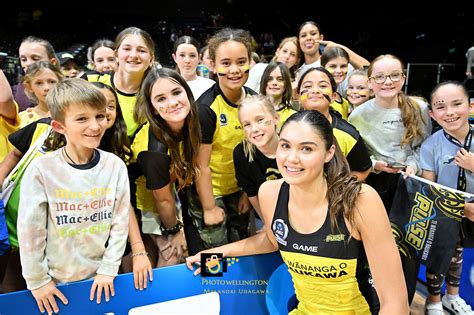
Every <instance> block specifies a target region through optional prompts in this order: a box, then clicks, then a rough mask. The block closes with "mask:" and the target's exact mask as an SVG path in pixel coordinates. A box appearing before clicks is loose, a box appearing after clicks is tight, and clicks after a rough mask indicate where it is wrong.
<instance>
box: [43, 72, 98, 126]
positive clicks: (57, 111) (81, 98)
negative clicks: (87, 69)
mask: <svg viewBox="0 0 474 315" xmlns="http://www.w3.org/2000/svg"><path fill="white" fill-rule="evenodd" d="M46 104H47V105H48V109H49V112H50V113H51V118H53V119H54V120H57V121H59V122H64V117H65V114H66V111H67V110H68V109H69V107H70V106H71V105H87V106H90V107H92V108H95V109H105V107H106V104H107V100H106V99H105V96H104V94H102V92H101V91H100V90H99V89H98V88H96V87H95V86H94V85H93V84H91V83H90V82H87V81H86V80H83V79H79V78H71V79H64V80H63V81H62V82H58V83H57V84H56V85H55V87H54V88H53V89H52V90H51V91H49V93H48V95H47V96H46Z"/></svg>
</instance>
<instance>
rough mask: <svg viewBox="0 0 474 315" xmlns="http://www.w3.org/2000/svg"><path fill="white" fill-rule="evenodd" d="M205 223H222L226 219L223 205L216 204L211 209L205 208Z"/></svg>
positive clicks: (210, 224) (209, 224) (208, 224)
mask: <svg viewBox="0 0 474 315" xmlns="http://www.w3.org/2000/svg"><path fill="white" fill-rule="evenodd" d="M203 212H204V225H207V226H212V225H218V224H222V223H223V222H224V220H225V212H224V209H222V208H221V207H218V206H215V207H214V208H212V209H210V210H204V211H203Z"/></svg>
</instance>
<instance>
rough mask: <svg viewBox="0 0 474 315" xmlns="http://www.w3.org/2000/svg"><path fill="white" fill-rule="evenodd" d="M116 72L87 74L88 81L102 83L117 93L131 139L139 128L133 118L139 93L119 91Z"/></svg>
mask: <svg viewBox="0 0 474 315" xmlns="http://www.w3.org/2000/svg"><path fill="white" fill-rule="evenodd" d="M114 75H115V73H114V72H107V73H98V72H97V73H94V72H91V73H87V81H89V82H101V83H104V84H107V85H108V86H111V87H112V88H113V89H114V90H115V92H116V93H117V98H118V102H119V105H120V109H121V110H122V115H123V120H124V121H125V125H126V126H127V135H128V136H129V137H131V136H132V135H133V134H134V133H135V131H136V130H137V128H138V123H137V122H136V121H135V119H134V118H133V111H134V110H135V104H136V103H137V93H125V92H122V91H120V90H118V89H117V88H116V87H115V85H114Z"/></svg>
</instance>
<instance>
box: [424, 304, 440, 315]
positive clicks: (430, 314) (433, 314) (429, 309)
mask: <svg viewBox="0 0 474 315" xmlns="http://www.w3.org/2000/svg"><path fill="white" fill-rule="evenodd" d="M425 315H443V304H441V302H437V303H428V301H426V302H425Z"/></svg>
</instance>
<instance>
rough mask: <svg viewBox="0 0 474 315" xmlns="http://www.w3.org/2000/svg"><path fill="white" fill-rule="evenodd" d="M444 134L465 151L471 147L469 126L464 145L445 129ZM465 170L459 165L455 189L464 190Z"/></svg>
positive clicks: (470, 129)
mask: <svg viewBox="0 0 474 315" xmlns="http://www.w3.org/2000/svg"><path fill="white" fill-rule="evenodd" d="M443 132H444V136H445V137H446V139H448V141H449V142H451V143H453V144H455V145H456V146H458V147H460V148H464V149H465V150H466V151H467V152H469V150H470V149H471V141H472V132H473V130H472V128H471V126H469V132H468V133H467V135H466V139H465V140H464V145H463V144H462V143H461V142H459V140H458V139H456V138H454V137H453V136H451V135H449V134H448V133H447V132H446V131H444V130H443ZM466 188H467V187H466V170H465V169H464V168H462V167H459V173H458V187H457V189H458V190H460V191H466Z"/></svg>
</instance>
